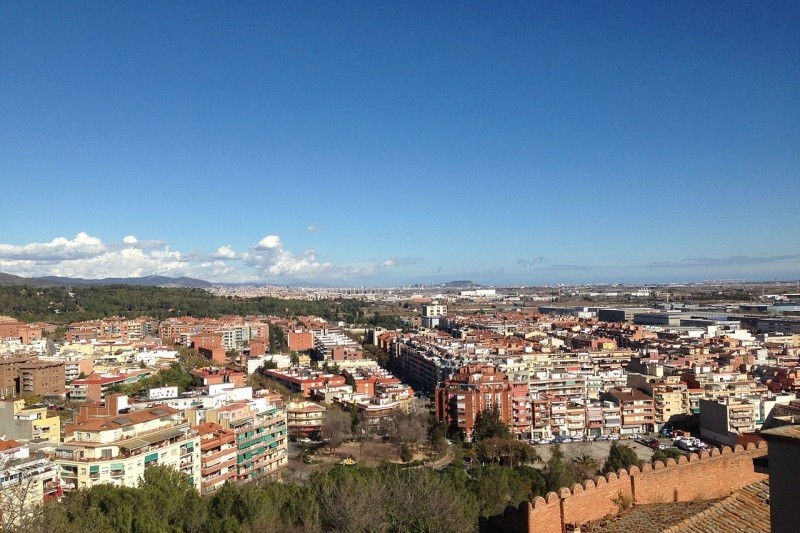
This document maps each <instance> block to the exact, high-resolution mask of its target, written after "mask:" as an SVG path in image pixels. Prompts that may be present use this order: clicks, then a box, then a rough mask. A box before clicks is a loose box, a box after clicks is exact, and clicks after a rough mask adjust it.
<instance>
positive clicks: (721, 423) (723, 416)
mask: <svg viewBox="0 0 800 533" xmlns="http://www.w3.org/2000/svg"><path fill="white" fill-rule="evenodd" d="M758 418H759V413H758V405H757V404H753V403H750V402H748V401H744V400H737V399H735V398H731V397H723V398H717V399H705V398H704V399H702V400H700V435H702V436H703V437H704V438H706V439H709V440H712V441H714V442H718V443H720V444H726V445H729V446H732V445H735V444H736V440H737V436H738V435H741V434H743V433H752V432H755V430H756V429H758V425H757V421H758Z"/></svg>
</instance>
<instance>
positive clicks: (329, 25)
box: [0, 2, 800, 286]
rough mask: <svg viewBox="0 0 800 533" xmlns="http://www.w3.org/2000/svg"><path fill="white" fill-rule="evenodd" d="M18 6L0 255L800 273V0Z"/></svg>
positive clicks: (533, 270) (388, 277) (501, 276)
mask: <svg viewBox="0 0 800 533" xmlns="http://www.w3.org/2000/svg"><path fill="white" fill-rule="evenodd" d="M0 14H2V16H0V47H2V49H3V53H2V54H0V69H1V70H2V71H3V72H4V76H2V77H0V95H2V98H0V116H3V117H4V119H3V121H2V123H0V174H2V176H3V183H4V187H5V191H4V193H5V194H4V198H5V200H6V201H5V202H4V205H3V209H2V210H0V228H2V232H0V272H6V273H9V274H15V275H20V276H27V277H32V276H45V275H58V276H68V277H82V278H104V277H129V276H146V275H165V276H172V277H176V276H184V275H185V276H190V277H194V278H199V279H205V280H208V281H212V282H256V283H270V284H278V285H282V284H295V283H303V282H308V283H318V284H329V285H337V286H361V285H369V286H396V285H400V284H410V283H418V282H422V283H424V282H442V281H451V280H455V279H470V280H472V281H475V282H478V283H483V284H528V285H536V284H552V283H562V282H563V283H580V282H586V283H603V282H607V283H618V282H629V283H657V282H672V281H674V282H685V281H702V280H705V279H732V278H734V279H744V280H772V279H779V280H795V279H798V278H800V239H798V236H800V211H798V209H797V207H796V203H797V199H798V198H800V176H798V170H799V169H800V150H799V149H798V147H799V143H798V139H800V106H798V101H797V87H798V86H800V66H799V65H798V63H797V60H796V58H797V57H800V44H798V43H800V28H798V26H797V25H796V24H792V23H791V21H793V20H798V18H799V17H800V6H798V5H797V4H796V3H792V2H775V3H770V4H765V5H745V4H730V3H724V2H710V3H706V4H703V5H694V4H692V3H688V2H686V3H672V4H669V5H642V4H636V3H618V4H613V5H589V4H584V5H573V6H563V5H558V4H542V5H529V4H527V3H508V4H504V5H502V6H497V5H482V4H459V5H454V4H446V3H436V4H422V3H408V4H405V5H402V6H398V5H380V4H347V5H344V4H314V3H292V4H277V5H272V6H264V5H260V4H258V3H242V4H236V5H226V6H224V8H223V7H220V6H217V5H213V4H197V5H181V4H172V5H153V6H147V7H146V8H144V7H143V6H127V5H119V4H116V5H115V4H109V5H106V4H102V3H92V2H90V3H85V4H80V5H71V6H61V5H56V4H52V3H48V2H40V3H26V4H5V5H3V6H2V7H0Z"/></svg>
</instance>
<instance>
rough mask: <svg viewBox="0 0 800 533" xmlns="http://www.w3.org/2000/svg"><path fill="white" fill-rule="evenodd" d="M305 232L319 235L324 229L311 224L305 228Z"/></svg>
mask: <svg viewBox="0 0 800 533" xmlns="http://www.w3.org/2000/svg"><path fill="white" fill-rule="evenodd" d="M306 231H307V232H309V233H321V232H323V231H325V228H324V227H322V226H317V225H314V224H311V225H310V226H308V227H307V228H306Z"/></svg>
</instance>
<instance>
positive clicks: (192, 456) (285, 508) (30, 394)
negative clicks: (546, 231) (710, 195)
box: [0, 281, 800, 533]
mask: <svg viewBox="0 0 800 533" xmlns="http://www.w3.org/2000/svg"><path fill="white" fill-rule="evenodd" d="M176 285H177V284H176ZM0 315H2V316H0V397H1V399H0V435H2V440H0V461H2V469H0V531H19V532H28V531H31V532H33V531H60V532H69V531H87V530H93V531H96V532H105V531H109V532H110V531H132V532H155V531H198V532H199V531H212V532H214V531H219V532H223V531H225V532H232V531H241V532H256V531H259V532H261V531H281V532H286V531H342V532H344V531H397V532H400V531H431V532H433V531H436V532H439V531H453V532H462V531H477V530H484V531H531V532H544V533H549V532H551V531H553V532H562V531H584V532H586V531H589V532H595V531H611V532H614V531H637V530H639V529H637V527H636V525H635V524H636V523H637V522H636V520H637V519H640V520H649V521H650V523H654V521H655V522H658V523H659V524H660V525H661V526H662V527H663V528H668V527H673V526H674V527H675V528H678V529H674V530H673V529H670V531H693V530H691V529H679V528H680V527H683V526H682V524H683V525H686V527H687V528H688V525H687V524H689V525H691V524H692V523H694V522H692V521H693V520H694V521H697V520H713V519H715V518H714V517H715V516H716V517H723V518H719V519H720V520H723V519H724V520H729V519H730V516H732V515H737V516H739V515H741V516H742V517H747V516H750V517H755V518H753V524H751V525H753V528H752V529H749V528H747V527H740V529H739V530H749V531H770V514H771V513H772V514H771V516H772V526H773V530H777V531H781V529H774V528H775V527H776V524H779V523H781V522H780V520H783V519H784V518H783V514H787V513H788V514H791V511H787V510H786V509H788V508H787V507H785V506H784V503H782V502H791V501H792V498H795V497H796V496H797V495H796V491H797V489H796V488H791V487H792V483H793V482H790V481H786V480H785V479H784V478H787V479H788V478H789V477H790V476H791V475H794V474H793V472H796V469H797V466H789V467H787V466H786V464H787V463H786V457H789V458H792V457H794V464H795V465H796V463H797V461H796V458H797V445H798V441H800V432H798V431H797V428H798V427H800V426H797V425H796V424H797V423H798V422H800V398H799V397H798V392H800V370H798V362H799V361H800V289H799V288H798V286H797V284H794V283H778V282H774V283H743V282H735V281H720V282H707V283H697V284H664V285H658V286H647V287H640V286H623V285H617V286H577V285H576V286H565V285H560V286H549V287H481V286H477V285H474V284H471V283H469V282H466V281H463V282H453V283H451V284H443V285H431V286H421V285H418V286H409V287H401V288H396V289H385V288H382V289H373V288H358V289H322V288H290V287H274V286H268V287H256V286H237V285H225V286H222V285H219V286H210V287H204V288H197V287H196V288H182V287H178V286H170V287H165V286H161V287H155V286H136V285H107V286H101V285H88V284H86V285H80V284H74V285H58V284H56V283H45V284H41V285H39V286H35V285H34V284H25V283H24V281H17V282H15V283H14V284H11V283H9V284H6V285H4V286H0ZM767 446H769V450H770V462H769V466H768V467H767V466H766V465H764V464H760V462H761V463H764V462H765V461H764V458H765V457H766V450H767ZM784 448H786V450H789V451H785V450H784ZM790 462H791V461H790ZM776 465H778V466H777V467H776ZM776 472H777V473H776ZM781 472H783V473H784V475H783V478H782V477H781ZM659 476H660V477H659ZM768 479H769V482H768V481H767V480H768ZM656 486H657V487H659V488H658V489H655V488H653V487H656ZM659 491H660V492H659ZM586 494H589V495H590V496H591V498H592V503H591V504H588V503H586V501H583V500H582V498H585V497H586V498H588V496H585V495H586ZM587 501H588V500H587ZM659 505H660V506H667V508H659V509H660V510H659V511H658V512H659V513H661V514H659V515H658V518H653V516H650V515H646V516H645V518H642V517H638V518H637V516H638V515H637V514H636V513H639V514H641V513H645V512H656V511H655V510H654V509H655V508H654V507H653V506H659ZM670 505H671V506H672V507H669V506H670ZM789 507H790V506H789ZM712 511H713V512H712ZM718 511H719V512H718ZM781 513H783V514H781ZM776 520H777V521H778V522H776ZM644 523H647V522H644ZM740 525H741V524H740ZM714 527H715V526H714V524H713V523H711V526H710V528H711V529H707V530H721V529H714ZM698 530H699V529H698ZM659 531H660V530H659ZM786 531H788V530H786Z"/></svg>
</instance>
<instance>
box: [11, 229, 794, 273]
mask: <svg viewBox="0 0 800 533" xmlns="http://www.w3.org/2000/svg"><path fill="white" fill-rule="evenodd" d="M422 261H423V260H422V259H420V258H404V257H384V258H371V259H367V260H362V261H351V262H335V261H332V260H327V259H324V258H322V257H320V255H319V254H318V252H317V251H316V250H313V249H308V250H305V251H302V252H294V251H291V250H289V249H287V247H286V246H285V245H284V243H283V241H282V240H281V237H280V236H278V235H274V234H270V235H266V236H264V237H263V238H261V239H260V240H259V241H258V242H256V243H255V244H252V245H250V246H248V247H246V248H245V249H243V250H235V249H234V248H233V247H231V246H230V245H228V244H225V245H222V246H219V247H217V249H216V250H215V251H213V252H205V251H198V250H189V251H181V250H177V249H174V248H173V247H171V246H170V243H168V242H167V241H164V240H142V239H138V238H137V237H136V236H134V235H126V236H125V237H123V238H122V239H121V240H120V241H119V242H103V241H102V240H101V239H99V238H98V237H94V236H92V235H89V234H88V233H85V232H80V233H78V234H77V235H75V236H74V237H72V238H67V237H61V236H60V237H56V238H54V239H53V240H52V241H50V242H33V243H28V244H22V245H15V244H3V243H0V272H5V273H8V274H14V275H17V276H23V277H40V276H63V277H74V278H87V279H102V278H117V277H119V278H125V277H141V276H150V275H159V276H167V277H181V276H188V277H192V278H198V279H204V280H208V281H211V282H219V283H273V284H288V283H302V282H314V283H331V284H336V283H340V284H341V285H342V286H345V285H360V284H365V283H366V284H370V283H371V284H375V285H380V284H381V283H385V282H386V279H390V278H395V279H403V281H402V282H401V283H416V282H419V281H420V280H422V281H425V282H436V281H447V278H453V279H454V277H459V279H467V278H469V279H475V280H478V281H479V282H481V283H489V284H514V283H528V284H531V283H541V284H547V283H561V282H568V283H570V282H576V283H581V282H598V283H602V282H609V283H619V282H633V283H641V282H656V281H658V280H659V279H661V280H663V281H679V280H685V279H687V278H686V275H687V274H688V275H689V276H691V277H694V278H695V279H696V280H698V281H699V280H702V279H730V278H736V279H771V278H772V277H773V276H770V275H764V274H763V272H770V271H775V272H778V273H780V277H781V279H794V278H795V277H798V276H800V254H785V255H777V256H744V255H735V256H730V257H702V258H686V259H680V260H676V261H653V262H649V263H644V264H640V265H602V264H591V263H589V264H572V263H558V262H555V260H552V259H550V258H548V257H544V256H535V257H528V258H518V259H516V260H512V261H509V264H510V265H511V266H512V268H509V269H508V271H507V270H506V268H505V267H504V266H503V265H502V264H501V265H498V266H497V267H495V268H493V269H489V270H485V271H481V272H466V271H464V272H450V273H446V272H443V271H442V268H441V267H439V268H438V269H437V271H436V276H431V275H428V274H425V273H422V272H420V268H419V267H418V266H417V265H418V264H419V263H421V262H422ZM415 266H417V267H416V268H411V269H410V268H409V267H415ZM514 267H516V270H515V269H514ZM775 267H778V268H777V270H776V269H775ZM412 271H413V272H412ZM430 274H432V273H430ZM670 275H672V276H674V279H669V277H665V276H670ZM464 276H466V277H464ZM542 276H550V279H551V280H552V281H548V280H545V279H544V278H542V279H531V278H532V277H534V278H535V277H542ZM553 276H562V277H563V278H564V279H555V278H553ZM579 277H580V278H581V279H578V278H579ZM404 278H405V279H404ZM434 278H436V279H434ZM439 278H440V279H439ZM568 278H570V279H568Z"/></svg>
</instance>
